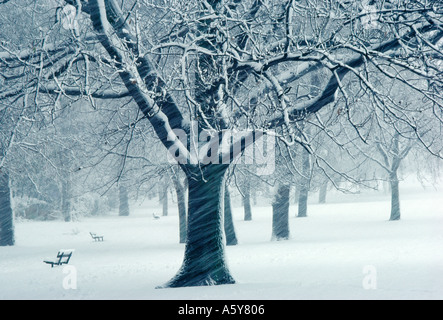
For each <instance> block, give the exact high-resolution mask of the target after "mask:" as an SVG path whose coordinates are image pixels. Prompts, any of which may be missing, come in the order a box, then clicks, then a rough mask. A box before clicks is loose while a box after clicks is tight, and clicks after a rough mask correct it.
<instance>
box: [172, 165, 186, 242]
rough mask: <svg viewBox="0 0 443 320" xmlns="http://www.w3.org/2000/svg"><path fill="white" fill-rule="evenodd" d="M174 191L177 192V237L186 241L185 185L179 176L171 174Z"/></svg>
mask: <svg viewBox="0 0 443 320" xmlns="http://www.w3.org/2000/svg"><path fill="white" fill-rule="evenodd" d="M172 181H173V182H174V187H175V192H176V194H177V206H178V220H179V237H180V243H185V242H186V223H187V222H186V196H185V187H184V186H183V185H182V184H181V183H180V181H179V178H178V177H176V176H175V174H173V176H172Z"/></svg>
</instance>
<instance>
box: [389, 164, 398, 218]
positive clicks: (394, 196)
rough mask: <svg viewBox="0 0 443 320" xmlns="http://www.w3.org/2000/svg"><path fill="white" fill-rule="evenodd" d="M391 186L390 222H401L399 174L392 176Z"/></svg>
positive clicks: (392, 174)
mask: <svg viewBox="0 0 443 320" xmlns="http://www.w3.org/2000/svg"><path fill="white" fill-rule="evenodd" d="M390 178H391V179H390V185H391V216H390V218H389V220H390V221H395V220H400V190H399V181H398V177H397V172H393V173H391V175H390Z"/></svg>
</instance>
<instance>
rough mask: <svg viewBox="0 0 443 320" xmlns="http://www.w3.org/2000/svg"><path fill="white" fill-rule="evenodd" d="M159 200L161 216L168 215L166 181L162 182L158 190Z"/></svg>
mask: <svg viewBox="0 0 443 320" xmlns="http://www.w3.org/2000/svg"><path fill="white" fill-rule="evenodd" d="M160 202H161V203H162V207H163V216H164V217H166V216H167V215H168V184H167V183H166V182H165V183H164V184H163V188H162V190H161V191H160Z"/></svg>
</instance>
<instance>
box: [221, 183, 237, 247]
mask: <svg viewBox="0 0 443 320" xmlns="http://www.w3.org/2000/svg"><path fill="white" fill-rule="evenodd" d="M224 215H225V217H224V227H225V237H226V245H228V246H235V245H237V243H238V241H237V235H236V234H235V228H234V221H233V217H232V205H231V195H230V193H229V189H228V186H225V199H224Z"/></svg>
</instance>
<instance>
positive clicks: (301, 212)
mask: <svg viewBox="0 0 443 320" xmlns="http://www.w3.org/2000/svg"><path fill="white" fill-rule="evenodd" d="M307 216H308V189H307V188H305V187H303V188H302V189H301V190H300V194H299V196H298V214H297V217H298V218H304V217H307Z"/></svg>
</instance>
